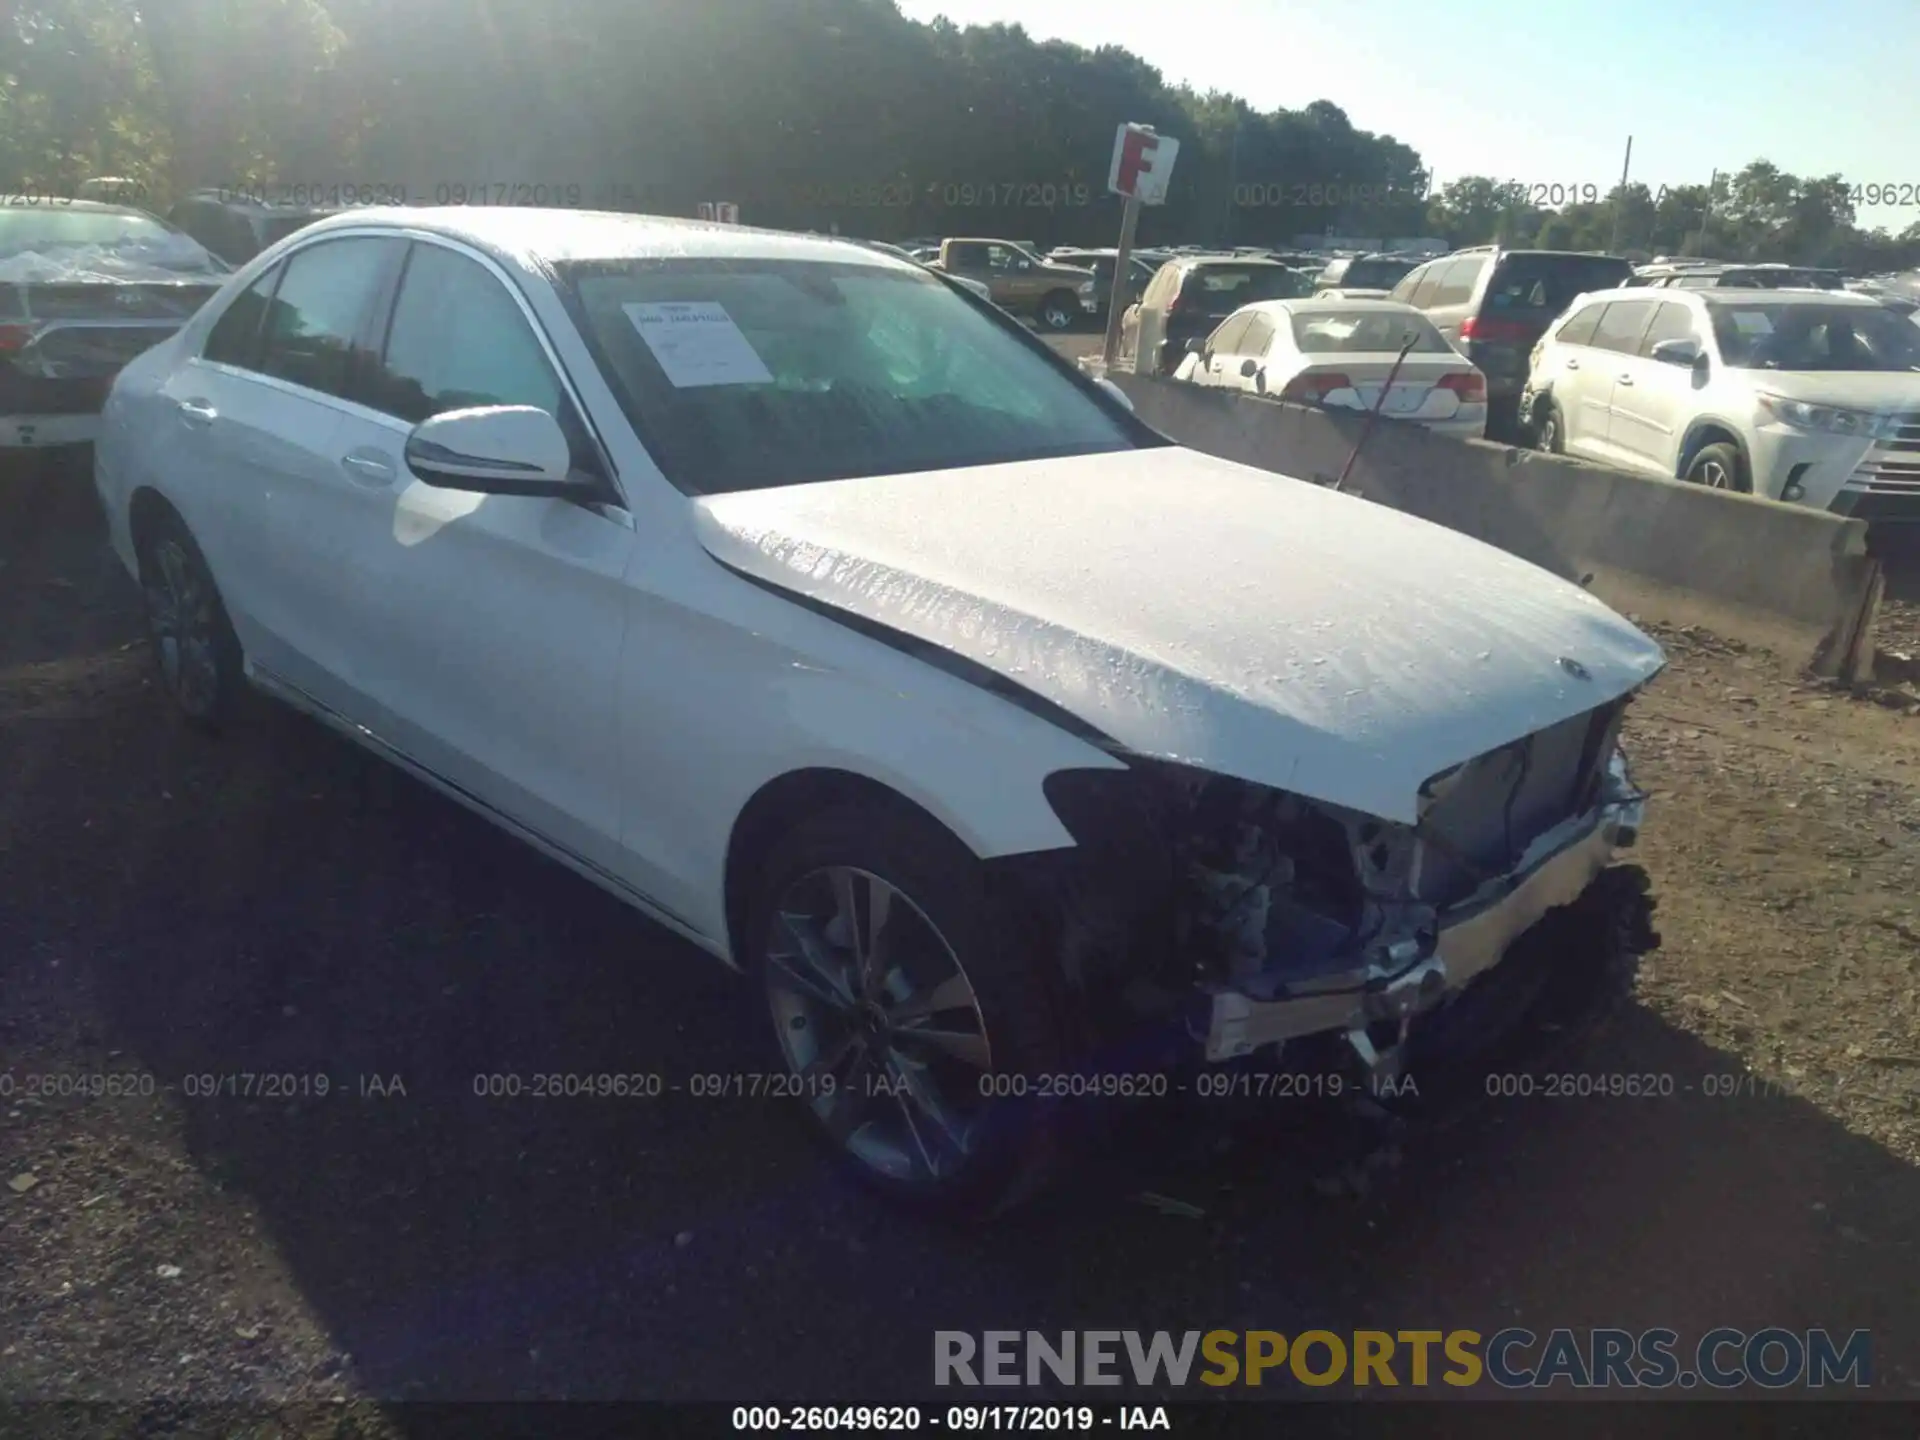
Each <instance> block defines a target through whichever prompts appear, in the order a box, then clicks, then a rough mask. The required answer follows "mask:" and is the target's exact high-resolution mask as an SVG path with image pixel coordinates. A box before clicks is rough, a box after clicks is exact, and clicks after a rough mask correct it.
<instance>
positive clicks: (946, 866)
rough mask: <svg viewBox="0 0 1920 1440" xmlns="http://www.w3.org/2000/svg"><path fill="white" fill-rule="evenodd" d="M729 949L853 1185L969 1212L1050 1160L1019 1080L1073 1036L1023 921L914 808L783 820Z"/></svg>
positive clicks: (1041, 1175) (1039, 947)
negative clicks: (751, 977) (753, 971)
mask: <svg viewBox="0 0 1920 1440" xmlns="http://www.w3.org/2000/svg"><path fill="white" fill-rule="evenodd" d="M755 868H756V869H757V870H758V871H759V874H760V877H761V878H760V882H759V884H758V885H757V886H756V887H755V894H754V896H753V897H752V899H751V900H750V901H749V902H748V905H747V910H746V914H745V915H744V916H743V917H742V919H743V920H744V922H745V929H744V932H743V936H744V937H746V938H747V944H746V947H745V948H746V958H747V961H748V963H749V964H750V965H752V966H753V967H755V968H757V969H758V970H759V972H760V980H761V987H762V989H763V991H764V995H765V1000H766V1005H767V1012H766V1013H769V1014H770V1016H771V1018H772V1020H773V1028H774V1038H775V1045H776V1047H777V1049H776V1053H777V1054H778V1056H779V1058H780V1060H781V1061H782V1062H783V1063H784V1065H785V1067H786V1070H787V1072H788V1075H789V1076H790V1078H791V1085H790V1089H791V1090H792V1091H793V1092H796V1093H797V1094H798V1095H799V1096H800V1104H801V1105H802V1106H803V1107H804V1108H805V1109H806V1110H807V1111H809V1112H810V1114H809V1116H808V1119H809V1126H810V1128H811V1129H812V1130H813V1131H814V1132H815V1134H816V1136H817V1138H819V1139H820V1140H822V1141H823V1142H825V1143H826V1144H827V1145H828V1146H829V1147H830V1148H831V1149H832V1150H833V1151H834V1153H835V1155H836V1157H837V1158H838V1159H839V1160H840V1162H841V1163H842V1164H843V1166H844V1167H845V1168H847V1169H848V1170H850V1171H851V1172H852V1176H853V1178H854V1179H856V1180H858V1181H859V1182H861V1183H862V1184H864V1185H866V1186H867V1187H868V1188H870V1189H875V1190H879V1191H880V1192H882V1193H883V1194H884V1195H886V1196H887V1197H888V1198H890V1199H892V1200H894V1201H896V1202H899V1203H901V1204H904V1205H907V1206H910V1207H912V1208H915V1209H921V1210H933V1211H939V1212H944V1213H946V1214H950V1215H956V1216H963V1217H967V1218H974V1219H981V1218H986V1217H988V1216H992V1215H996V1214H999V1213H1001V1212H1002V1211H1004V1210H1006V1209H1007V1208H1008V1207H1009V1206H1011V1205H1014V1204H1016V1203H1018V1202H1019V1201H1020V1200H1022V1199H1024V1198H1025V1197H1026V1196H1028V1195H1030V1194H1032V1193H1033V1192H1034V1191H1035V1190H1036V1189H1038V1188H1039V1187H1040V1186H1041V1185H1043V1184H1044V1183H1045V1182H1046V1180H1047V1179H1048V1178H1049V1177H1050V1176H1051V1175H1052V1174H1053V1173H1054V1172H1055V1171H1056V1170H1057V1169H1058V1168H1059V1164H1060V1162H1061V1161H1062V1160H1063V1159H1064V1158H1065V1148H1066V1147H1065V1135H1064V1132H1063V1128H1062V1124H1061V1120H1062V1117H1061V1115H1060V1112H1059V1107H1058V1106H1057V1105H1054V1104H1052V1103H1051V1102H1049V1101H1046V1100H1043V1099H1040V1098H1038V1096H1039V1091H1040V1088H1041V1087H1039V1086H1037V1085H1036V1086H1033V1087H1032V1089H1031V1090H1030V1089H1029V1087H1028V1084H1027V1083H1026V1082H1027V1081H1028V1080H1029V1079H1030V1077H1033V1076H1047V1075H1053V1074H1057V1073H1059V1072H1060V1071H1061V1069H1062V1067H1063V1066H1065V1065H1066V1064H1067V1063H1068V1055H1069V1054H1070V1053H1071V1050H1072V1046H1071V1042H1070V1036H1071V1035H1072V1034H1074V1033H1077V1031H1076V1030H1075V1023H1076V1022H1075V1021H1074V1019H1073V1016H1074V1015H1076V1014H1077V1012H1074V1011H1072V1010H1071V1009H1070V1004H1071V1002H1070V1001H1069V1000H1068V999H1067V997H1066V996H1065V995H1064V994H1063V993H1062V992H1061V991H1060V990H1059V989H1058V987H1057V985H1056V983H1055V981H1054V980H1053V979H1051V978H1049V977H1050V976H1051V975H1052V974H1053V973H1054V972H1053V971H1051V970H1050V969H1049V963H1050V962H1049V961H1048V959H1047V951H1046V948H1045V944H1046V942H1045V940H1044V938H1043V936H1042V934H1041V933H1040V930H1039V928H1037V925H1036V920H1035V917H1033V916H1031V915H1029V914H1028V913H1027V909H1026V907H1025V905H1024V904H1023V903H1020V902H1018V901H1016V900H1014V899H1012V898H1011V897H1010V896H1009V895H1008V894H1007V893H1006V892H1005V891H1004V890H1003V889H1002V887H1001V886H1000V885H999V884H997V883H995V882H994V881H993V880H992V879H990V877H989V874H988V870H987V867H986V866H985V864H984V863H983V862H982V861H981V860H980V859H979V857H978V856H976V855H975V854H974V853H973V852H972V851H971V850H970V849H968V848H967V846H966V845H964V844H962V843H961V841H960V840H959V839H958V838H957V837H956V836H955V835H953V833H952V832H951V831H949V830H947V829H946V828H945V827H943V826H941V825H939V824H937V823H935V822H934V821H933V820H931V819H930V818H929V817H927V816H925V815H923V814H920V813H917V812H915V811H913V810H912V809H911V808H909V807H908V806H906V805H905V804H904V803H902V802H896V801H893V800H891V799H887V798H881V797H877V796H876V797H869V798H863V799H858V800H852V801H846V802H842V803H840V804H837V805H833V806H830V807H827V808H824V809H822V810H819V811H817V812H815V813H813V814H811V815H808V816H805V817H804V818H801V819H799V820H797V821H796V822H795V823H794V825H793V827H792V828H791V829H790V830H788V831H787V833H786V834H785V835H784V836H783V837H781V838H780V839H779V840H778V841H777V842H776V843H775V844H773V845H772V846H771V847H770V849H769V850H768V852H767V854H766V855H765V856H764V858H762V859H761V860H760V861H759V863H758V864H757V865H756V867H755Z"/></svg>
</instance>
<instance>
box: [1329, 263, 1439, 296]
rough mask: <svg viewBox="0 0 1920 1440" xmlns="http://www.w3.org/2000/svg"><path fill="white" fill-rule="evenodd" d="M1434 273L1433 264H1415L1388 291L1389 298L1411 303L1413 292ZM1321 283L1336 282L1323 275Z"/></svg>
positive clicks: (1330, 283)
mask: <svg viewBox="0 0 1920 1440" xmlns="http://www.w3.org/2000/svg"><path fill="white" fill-rule="evenodd" d="M1329 268H1331V267H1329ZM1432 273H1433V266H1431V265H1416V266H1414V267H1413V269H1411V270H1409V271H1408V272H1407V273H1406V274H1405V275H1402V276H1401V277H1400V283H1399V284H1397V285H1395V286H1394V287H1393V289H1392V290H1390V291H1388V292H1387V298H1388V299H1389V300H1398V301H1399V302H1400V303H1401V304H1402V305H1411V304H1412V303H1413V292H1414V291H1416V290H1418V289H1419V288H1420V286H1421V285H1422V284H1423V283H1424V282H1425V281H1426V279H1427V277H1428V276H1429V275H1430V274H1432ZM1320 283H1321V284H1322V285H1332V284H1334V283H1335V282H1334V281H1333V280H1328V279H1327V278H1326V277H1325V276H1324V275H1323V276H1322V277H1321V279H1320Z"/></svg>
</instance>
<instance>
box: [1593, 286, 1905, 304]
mask: <svg viewBox="0 0 1920 1440" xmlns="http://www.w3.org/2000/svg"><path fill="white" fill-rule="evenodd" d="M1649 289H1650V287H1648V286H1645V285H1632V286H1623V287H1621V288H1620V289H1617V290H1589V291H1587V293H1586V294H1584V295H1581V296H1579V297H1578V298H1579V299H1580V300H1582V301H1600V300H1645V301H1648V302H1650V303H1654V304H1658V303H1660V302H1662V301H1671V300H1673V299H1675V298H1677V297H1679V296H1683V295H1691V296H1692V297H1693V298H1694V299H1696V300H1698V301H1700V302H1701V303H1703V304H1707V305H1751V304H1753V303H1754V301H1756V300H1765V301H1766V303H1767V304H1769V305H1853V306H1857V307H1865V308H1869V309H1871V308H1873V307H1875V306H1877V305H1878V304H1879V303H1880V302H1879V301H1878V299H1876V298H1875V297H1874V296H1872V295H1862V294H1860V293H1858V292H1857V291H1853V290H1806V289H1801V288H1799V287H1795V288H1793V289H1785V288H1782V289H1778V290H1769V289H1766V288H1764V287H1762V286H1759V285H1734V286H1728V287H1727V288H1725V289H1718V290H1688V289H1679V288H1676V289H1669V290H1667V291H1666V293H1665V294H1662V295H1653V294H1651V293H1649Z"/></svg>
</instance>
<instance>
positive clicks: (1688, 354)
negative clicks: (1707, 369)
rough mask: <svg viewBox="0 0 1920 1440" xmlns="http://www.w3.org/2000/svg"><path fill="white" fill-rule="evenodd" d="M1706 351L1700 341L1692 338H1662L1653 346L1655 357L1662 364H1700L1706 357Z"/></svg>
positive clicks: (1683, 365)
mask: <svg viewBox="0 0 1920 1440" xmlns="http://www.w3.org/2000/svg"><path fill="white" fill-rule="evenodd" d="M1705 353H1706V352H1705V351H1703V350H1702V349H1701V348H1700V342H1699V341H1698V340H1694V339H1691V338H1687V339H1680V340H1660V341H1656V342H1655V344H1654V347H1653V358H1654V359H1656V360H1658V361H1659V362H1660V363H1661V364H1662V365H1679V366H1681V367H1683V368H1685V367H1687V366H1691V365H1697V364H1699V363H1700V361H1701V360H1702V359H1704V358H1705Z"/></svg>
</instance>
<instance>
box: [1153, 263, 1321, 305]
mask: <svg viewBox="0 0 1920 1440" xmlns="http://www.w3.org/2000/svg"><path fill="white" fill-rule="evenodd" d="M1305 290H1306V281H1305V280H1303V279H1302V278H1301V277H1300V276H1298V275H1296V274H1295V273H1294V272H1293V271H1291V270H1289V269H1287V267H1286V266H1284V265H1202V266H1199V267H1198V268H1196V269H1194V270H1193V271H1191V272H1189V274H1188V275H1187V278H1186V281H1185V282H1184V283H1183V284H1182V285H1181V287H1180V299H1181V302H1182V303H1183V304H1185V303H1191V304H1195V305H1198V306H1200V307H1201V308H1202V309H1203V310H1204V311H1205V312H1206V313H1207V314H1209V315H1231V314H1232V313H1233V312H1234V311H1235V310H1238V309H1239V308H1240V307H1241V306H1242V305H1251V304H1253V303H1254V302H1255V301H1257V300H1293V299H1296V298H1298V297H1299V296H1300V295H1301V294H1302V293H1303V292H1304V291H1305Z"/></svg>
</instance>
